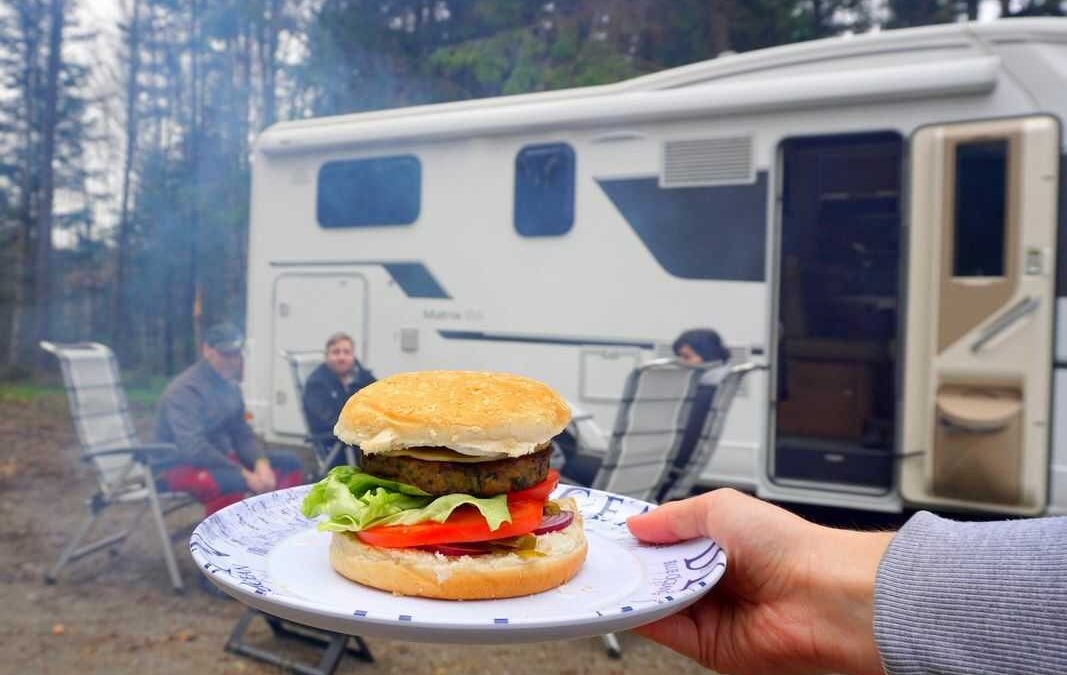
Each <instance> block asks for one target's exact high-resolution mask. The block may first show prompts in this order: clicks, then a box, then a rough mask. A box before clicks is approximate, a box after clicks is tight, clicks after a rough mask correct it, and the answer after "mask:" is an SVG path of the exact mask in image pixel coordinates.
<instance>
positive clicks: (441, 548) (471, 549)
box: [419, 542, 490, 557]
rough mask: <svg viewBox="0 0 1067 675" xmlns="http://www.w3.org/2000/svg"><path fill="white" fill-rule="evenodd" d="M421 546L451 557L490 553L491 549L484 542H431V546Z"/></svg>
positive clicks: (426, 549)
mask: <svg viewBox="0 0 1067 675" xmlns="http://www.w3.org/2000/svg"><path fill="white" fill-rule="evenodd" d="M419 548H421V549H423V550H425V551H430V552H432V553H440V554H441V555H447V556H450V557H456V556H461V555H485V554H486V553H490V550H489V549H488V548H487V547H486V546H485V545H484V544H483V543H482V542H478V543H476V544H431V545H430V546H420V547H419Z"/></svg>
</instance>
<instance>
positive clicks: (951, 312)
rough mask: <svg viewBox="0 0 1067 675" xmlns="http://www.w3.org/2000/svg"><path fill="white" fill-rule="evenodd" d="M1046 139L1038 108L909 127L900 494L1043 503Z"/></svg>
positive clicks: (1048, 124) (1055, 146)
mask: <svg viewBox="0 0 1067 675" xmlns="http://www.w3.org/2000/svg"><path fill="white" fill-rule="evenodd" d="M1059 147H1060V143H1059V128H1058V125H1057V122H1056V121H1055V119H1054V118H1051V117H1045V116H1034V117H1025V118H1015V119H1000V120H990V121H983V122H970V123H960V124H946V125H939V126H929V127H924V128H922V129H920V130H919V131H917V132H916V133H915V134H914V136H913V137H912V141H911V172H910V176H911V178H910V181H911V183H910V192H911V202H910V218H909V235H908V238H909V242H908V272H907V274H908V283H907V297H906V304H907V310H906V329H905V332H904V344H903V358H904V370H903V420H902V427H901V443H900V450H901V452H902V454H903V457H902V459H901V464H900V488H901V496H902V497H903V499H904V500H905V501H906V502H908V503H910V504H913V505H921V506H934V507H942V508H948V509H953V508H962V509H976V510H983V511H992V512H1004V513H1018V514H1037V513H1040V512H1042V511H1043V510H1044V509H1045V506H1046V503H1047V501H1048V495H1047V490H1048V463H1049V425H1050V419H1049V415H1050V395H1051V377H1052V372H1051V371H1052V321H1053V306H1054V301H1055V298H1054V290H1053V280H1054V278H1055V269H1054V265H1055V255H1054V251H1055V246H1056V220H1057V214H1056V209H1057V196H1056V192H1057V186H1058V161H1059V156H1058V153H1059Z"/></svg>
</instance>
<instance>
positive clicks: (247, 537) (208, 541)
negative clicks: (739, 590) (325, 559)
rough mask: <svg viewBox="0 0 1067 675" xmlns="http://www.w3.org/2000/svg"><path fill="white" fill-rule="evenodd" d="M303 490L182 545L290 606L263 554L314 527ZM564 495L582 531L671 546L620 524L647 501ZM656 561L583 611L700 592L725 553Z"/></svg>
mask: <svg viewBox="0 0 1067 675" xmlns="http://www.w3.org/2000/svg"><path fill="white" fill-rule="evenodd" d="M309 489H310V486H307V485H305V486H300V487H296V488H290V489H288V490H279V491H276V492H270V493H267V494H263V495H258V496H255V497H251V498H249V499H246V500H244V501H242V502H240V503H238V504H234V505H232V506H230V507H227V508H225V509H223V510H221V511H219V512H217V513H215V514H213V515H211V516H209V517H208V518H207V519H205V520H204V521H203V522H202V523H200V525H199V526H197V528H196V530H195V531H194V532H193V534H192V537H191V538H190V541H189V550H190V551H191V552H192V554H193V557H194V559H195V560H196V561H197V562H198V563H199V564H200V565H201V566H202V567H203V569H204V571H205V573H208V574H210V575H214V576H216V577H218V578H219V579H220V581H223V582H224V583H229V584H231V585H234V586H237V587H238V589H239V590H244V591H245V592H249V593H252V594H254V595H256V596H260V597H265V598H266V597H269V598H271V599H272V600H276V601H278V602H282V603H284V602H286V601H290V604H296V603H295V602H293V598H292V596H291V595H290V594H288V593H287V592H286V590H285V589H284V588H283V587H282V586H280V585H279V584H278V583H277V582H276V580H274V579H272V578H271V575H270V572H269V570H268V567H269V566H268V564H267V558H268V557H269V554H270V553H271V551H272V550H274V548H275V547H276V546H278V545H279V544H280V543H282V542H283V541H285V540H287V539H289V538H290V537H292V536H294V535H297V534H300V533H303V532H306V531H307V530H309V529H310V528H313V527H314V525H315V523H314V522H313V521H311V520H308V519H307V518H304V516H303V515H302V514H301V513H300V503H301V502H302V501H303V498H304V495H305V494H306V493H307V491H308V490H309ZM563 497H574V498H576V500H577V501H578V503H579V510H580V511H581V513H582V516H583V518H584V519H585V522H586V530H587V531H590V532H595V533H596V535H598V536H599V537H602V538H604V539H608V540H610V541H612V542H613V543H615V544H616V545H618V546H620V547H621V548H623V549H625V550H637V549H650V548H654V549H662V550H664V551H666V550H670V549H671V547H665V546H655V545H649V544H643V543H641V542H638V541H637V540H636V539H634V537H633V536H632V535H631V534H630V532H629V530H628V528H627V527H626V519H627V518H629V517H630V516H633V515H637V514H639V513H645V512H647V511H648V510H649V509H651V508H653V507H652V505H650V504H647V503H645V502H641V501H638V500H634V499H630V498H628V497H622V496H619V495H614V494H609V493H604V492H600V491H597V490H591V489H589V488H584V487H576V486H568V485H561V486H559V487H558V488H557V489H556V491H555V493H553V498H555V499H560V498H563ZM690 548H692V547H690ZM658 565H659V567H658V568H656V569H653V570H650V571H649V574H648V583H647V588H646V589H644V590H643V591H642V592H640V593H638V594H636V595H632V596H628V597H626V598H625V600H627V601H628V603H629V604H626V605H617V606H616V607H615V608H614V609H611V608H601V609H597V610H593V609H592V608H590V611H589V612H588V614H589V615H590V616H592V615H595V616H598V617H606V616H610V615H613V614H620V613H631V612H634V611H635V609H639V608H641V607H646V606H650V605H659V604H664V603H675V602H676V601H679V600H684V599H685V598H686V597H688V596H690V595H692V594H693V593H698V594H699V593H702V592H703V591H702V590H701V589H704V588H707V587H708V580H709V579H710V580H711V581H712V582H714V581H717V580H718V579H719V578H720V577H721V575H722V572H723V570H724V569H725V567H726V556H725V554H724V553H723V551H722V549H721V548H720V547H719V546H718V545H717V544H715V543H713V542H706V546H704V547H703V548H702V549H699V551H698V552H696V553H695V554H691V555H688V556H686V555H680V556H678V557H673V558H672V557H667V558H665V559H663V560H661V561H660V562H659V563H658ZM349 616H355V617H360V618H361V619H374V620H376V621H393V622H396V621H400V622H405V623H407V622H413V621H416V622H417V621H419V619H417V618H416V617H415V616H414V615H413V614H392V615H391V616H390V615H385V614H381V613H376V612H373V611H368V610H365V609H358V610H355V611H353V612H351V614H350V615H349ZM423 620H426V621H430V620H432V617H424V619H423ZM523 620H524V619H519V620H518V621H517V622H516V620H515V618H514V617H508V618H504V617H493V616H492V615H488V616H486V617H485V619H483V621H484V623H485V624H486V625H489V626H493V625H497V626H501V625H503V626H509V625H516V623H518V624H521V623H522V622H523Z"/></svg>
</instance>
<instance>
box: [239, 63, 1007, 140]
mask: <svg viewBox="0 0 1067 675" xmlns="http://www.w3.org/2000/svg"><path fill="white" fill-rule="evenodd" d="M999 67H1000V59H999V57H996V56H978V57H966V58H960V59H954V60H952V61H940V62H937V63H932V64H930V63H922V64H909V65H902V66H889V67H880V68H864V69H859V68H856V69H851V70H846V71H836V72H826V73H814V74H807V75H793V76H790V77H782V78H774V79H767V80H760V81H756V82H724V83H721V84H715V83H709V84H707V85H700V86H694V87H687V88H683V89H670V90H656V91H637V92H632V93H619V94H615V95H611V96H595V97H589V98H578V99H569V100H551V101H543V102H540V101H539V102H534V101H529V102H527V103H525V104H517V105H515V106H508V107H502V106H493V107H487V108H485V109H477V108H466V109H463V110H456V111H441V112H440V113H439V114H437V115H419V116H410V117H399V118H382V117H377V118H375V119H370V120H366V121H363V120H360V119H359V118H358V117H353V118H351V119H350V120H349V123H348V124H336V125H329V126H319V127H299V126H296V127H293V128H290V129H286V128H285V127H284V126H283V127H273V128H271V129H269V130H268V131H266V132H264V133H263V134H262V135H261V136H260V138H259V141H258V142H257V148H258V149H259V150H260V151H262V152H263V153H265V154H267V155H280V154H294V153H304V152H308V151H316V150H321V149H324V148H331V149H339V148H345V149H351V148H356V147H370V146H378V145H383V144H386V143H394V142H397V141H411V140H447V139H450V138H463V137H468V136H474V135H478V136H488V135H498V134H506V133H509V132H513V131H517V130H522V131H524V132H529V131H533V130H537V129H550V128H555V127H561V126H566V127H569V128H574V127H582V126H594V125H595V126H600V125H603V124H610V123H617V122H630V123H639V122H643V121H646V120H662V119H670V118H674V119H684V118H689V117H694V116H698V115H699V116H704V117H707V116H717V115H727V114H741V113H766V112H777V111H782V110H789V109H797V108H805V107H820V106H827V105H849V104H851V105H855V104H864V103H880V102H889V101H899V100H908V99H913V98H924V97H934V96H939V97H943V96H961V95H968V94H970V95H978V94H986V93H989V92H990V91H992V90H993V88H994V86H995V85H996V81H997V72H998V69H999Z"/></svg>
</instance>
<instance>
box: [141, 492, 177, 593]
mask: <svg viewBox="0 0 1067 675" xmlns="http://www.w3.org/2000/svg"><path fill="white" fill-rule="evenodd" d="M145 483H146V485H147V487H148V502H149V507H150V508H151V509H152V519H153V520H155V521H156V529H157V530H159V539H160V542H161V543H162V544H163V560H164V561H165V562H166V563H167V572H168V573H169V574H170V583H171V585H172V586H174V591H175V592H176V593H182V592H183V591H185V586H184V585H183V584H182V576H181V573H180V572H179V571H178V561H177V560H175V559H174V549H173V547H171V544H170V533H169V532H167V523H166V521H164V520H163V509H161V508H160V506H159V493H157V492H156V482H155V481H154V480H151V479H149V480H146V481H145Z"/></svg>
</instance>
